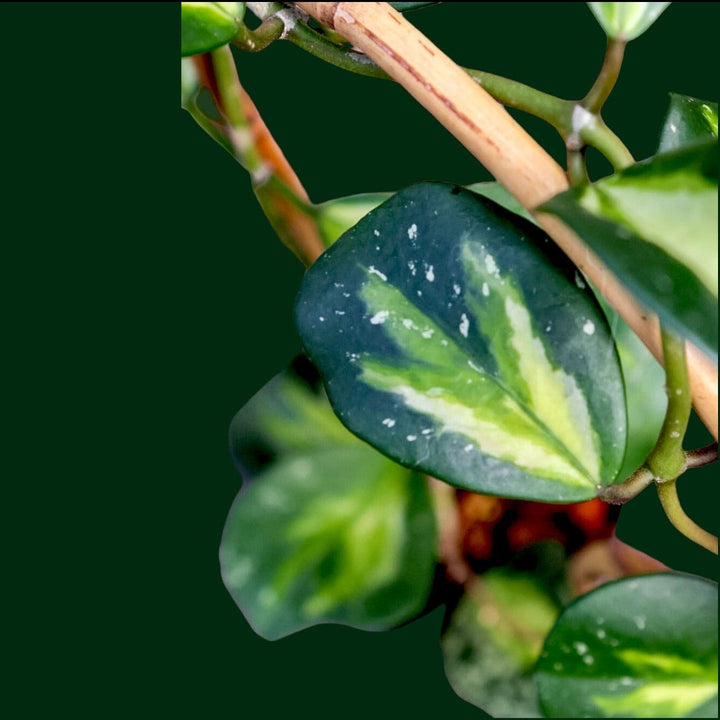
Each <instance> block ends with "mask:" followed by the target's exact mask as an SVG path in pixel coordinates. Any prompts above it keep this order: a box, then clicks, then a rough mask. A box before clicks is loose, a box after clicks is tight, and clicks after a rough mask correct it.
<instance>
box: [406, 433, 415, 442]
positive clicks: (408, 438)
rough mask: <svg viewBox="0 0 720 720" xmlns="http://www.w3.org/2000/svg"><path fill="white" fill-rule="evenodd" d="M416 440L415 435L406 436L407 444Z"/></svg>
mask: <svg viewBox="0 0 720 720" xmlns="http://www.w3.org/2000/svg"><path fill="white" fill-rule="evenodd" d="M416 440H417V435H408V436H407V441H408V442H415V441H416Z"/></svg>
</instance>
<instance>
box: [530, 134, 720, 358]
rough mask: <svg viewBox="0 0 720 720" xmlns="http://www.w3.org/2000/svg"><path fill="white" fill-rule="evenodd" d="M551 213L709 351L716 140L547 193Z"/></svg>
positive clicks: (669, 323)
mask: <svg viewBox="0 0 720 720" xmlns="http://www.w3.org/2000/svg"><path fill="white" fill-rule="evenodd" d="M543 210H547V211H548V212H551V213H554V214H556V215H558V216H559V217H560V218H562V220H563V221H564V222H566V223H567V224H568V225H569V226H570V227H571V228H572V229H573V230H575V232H576V233H577V234H578V235H579V236H580V237H581V238H582V239H583V241H584V242H585V243H587V244H588V245H589V246H590V247H591V248H592V250H593V251H594V252H595V253H597V255H598V256H599V257H600V259H601V260H603V262H605V264H606V265H607V266H608V267H609V268H610V270H611V271H612V272H613V273H614V274H615V275H616V276H617V277H618V278H619V279H620V280H621V281H622V282H623V283H624V284H625V285H626V286H627V287H628V288H629V289H630V291H631V292H632V293H633V294H634V295H635V296H636V297H637V299H638V300H639V301H640V302H641V303H642V304H643V305H644V306H645V307H647V308H648V309H649V310H651V311H653V312H655V313H657V314H658V316H659V317H660V322H661V323H662V324H663V325H665V326H666V327H667V328H668V329H669V330H671V331H672V332H675V333H677V334H678V335H680V336H682V337H687V338H689V339H690V340H692V341H693V342H695V343H696V344H698V345H699V346H700V347H701V348H702V349H703V350H704V351H705V352H706V353H707V354H708V355H710V356H711V357H713V358H716V357H717V342H718V315H717V310H718V304H717V293H718V236H717V222H718V201H717V141H714V142H710V143H703V144H701V145H693V146H689V147H685V148H683V149H680V150H677V151H675V152H670V153H666V154H662V155H657V156H655V157H654V158H652V159H651V160H649V161H646V162H642V163H638V164H637V165H633V166H632V167H630V168H628V169H627V170H625V171H623V172H620V173H617V174H615V175H611V176H610V177H608V178H605V179H603V180H600V181H598V182H596V183H594V184H592V185H588V186H585V187H582V188H572V189H570V190H568V191H567V192H564V193H561V194H560V195H557V196H556V197H554V198H552V199H551V200H550V201H549V202H548V203H546V204H545V205H544V206H543Z"/></svg>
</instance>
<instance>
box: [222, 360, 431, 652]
mask: <svg viewBox="0 0 720 720" xmlns="http://www.w3.org/2000/svg"><path fill="white" fill-rule="evenodd" d="M314 375H315V377H316V375H317V373H316V371H315V373H314ZM315 377H313V368H312V367H311V366H310V364H309V363H308V362H307V360H305V359H302V358H298V359H297V360H296V361H295V362H294V363H293V368H292V370H289V371H286V372H284V373H282V374H280V375H278V376H277V377H275V378H274V379H273V380H272V381H271V382H270V383H268V385H266V386H265V387H264V388H263V389H262V390H261V391H260V392H259V393H257V394H256V395H255V397H253V398H252V400H251V401H250V402H249V403H248V404H247V405H246V406H245V407H244V408H243V409H242V410H241V411H240V412H239V413H238V414H237V415H236V416H235V419H234V420H233V423H232V426H231V432H230V439H231V446H232V452H233V456H234V459H235V461H236V462H237V464H238V466H239V467H241V468H242V471H243V473H244V474H245V475H246V484H245V485H244V486H243V489H242V491H241V492H240V494H239V495H238V497H237V498H236V500H235V503H234V505H233V507H232V509H231V511H230V514H229V516H228V520H227V523H226V526H225V532H224V533H223V539H222V544H221V548H220V561H221V566H222V572H223V579H224V581H225V585H226V586H227V588H228V590H229V591H230V594H231V595H232V597H233V598H234V599H235V601H236V603H237V604H238V606H239V607H240V609H241V610H242V611H243V613H244V614H245V616H246V617H247V619H248V621H249V622H250V624H251V625H252V627H253V628H254V629H255V631H256V632H257V633H258V634H260V635H262V636H263V637H266V638H268V639H275V638H279V637H282V636H284V635H288V634H290V633H293V632H296V631H298V630H301V629H303V628H304V627H307V626H309V625H315V624H318V623H323V622H336V623H344V624H348V625H352V626H354V627H361V628H366V629H387V628H389V627H392V626H393V625H396V624H398V623H400V622H404V621H406V620H409V619H411V618H412V617H414V616H415V615H417V614H418V613H419V612H420V611H422V609H423V608H424V605H425V602H426V599H427V597H428V594H429V592H430V588H431V585H432V581H433V577H434V568H435V527H434V516H433V511H432V507H431V504H430V498H429V494H428V490H427V486H426V485H425V482H424V480H423V478H421V477H420V476H418V475H416V474H415V473H413V472H412V471H409V470H406V469H405V468H402V467H400V466H399V465H396V464H395V463H393V462H391V461H390V460H388V459H387V458H385V457H383V456H382V455H380V454H379V453H378V452H376V451H375V450H373V449H372V448H370V447H368V446H367V445H365V444H364V443H362V442H361V441H360V440H358V439H357V438H356V437H355V436H354V435H352V434H350V433H349V432H348V431H347V430H346V429H345V428H344V427H343V426H342V425H341V423H340V422H339V421H338V420H337V418H336V417H335V415H334V414H333V412H332V409H331V408H330V405H329V403H328V402H327V399H326V398H325V396H324V393H323V392H322V391H321V390H320V388H315V387H314V380H315Z"/></svg>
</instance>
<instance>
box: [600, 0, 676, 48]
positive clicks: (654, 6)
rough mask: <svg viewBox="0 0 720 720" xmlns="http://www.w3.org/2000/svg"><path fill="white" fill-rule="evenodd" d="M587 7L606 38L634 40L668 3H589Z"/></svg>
mask: <svg viewBox="0 0 720 720" xmlns="http://www.w3.org/2000/svg"><path fill="white" fill-rule="evenodd" d="M588 5H589V6H590V10H592V13H593V15H594V16H595V17H596V18H597V21H598V22H599V23H600V25H601V26H602V29H603V30H604V31H605V33H606V35H607V36H608V37H610V38H614V39H618V40H634V39H635V38H636V37H638V36H639V35H642V34H643V33H644V32H645V31H646V30H647V29H648V28H649V27H650V26H651V25H652V24H653V23H654V22H655V20H657V18H658V17H659V16H660V13H662V12H663V10H665V9H666V8H667V6H668V5H670V3H669V2H589V3H588Z"/></svg>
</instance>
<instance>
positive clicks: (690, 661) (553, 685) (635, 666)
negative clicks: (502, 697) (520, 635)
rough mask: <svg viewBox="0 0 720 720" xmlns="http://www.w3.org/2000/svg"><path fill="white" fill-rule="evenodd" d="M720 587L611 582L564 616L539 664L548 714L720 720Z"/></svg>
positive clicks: (684, 581)
mask: <svg viewBox="0 0 720 720" xmlns="http://www.w3.org/2000/svg"><path fill="white" fill-rule="evenodd" d="M717 602H718V594H717V585H716V584H715V583H713V582H710V581H708V580H706V579H704V578H700V577H694V576H691V575H685V576H684V575H679V574H670V573H662V574H657V575H644V576H640V577H637V578H632V579H624V580H619V581H616V582H612V583H607V584H605V585H602V586H600V587H599V588H598V589H596V590H593V591H592V592H590V593H588V594H587V595H584V596H582V597H581V598H579V599H578V600H577V601H576V602H574V603H573V604H572V605H570V606H569V607H568V608H567V609H566V610H565V611H564V612H563V613H562V615H561V616H560V617H559V619H558V621H557V623H556V624H555V626H554V627H553V629H552V631H551V632H550V634H549V635H548V637H547V640H546V641H545V648H544V650H543V653H542V655H541V658H540V661H539V663H538V675H537V679H538V690H539V695H540V705H541V707H542V709H543V711H544V714H545V717H558V718H569V717H573V718H575V717H577V718H581V717H595V718H603V717H619V718H630V717H643V718H679V717H696V718H715V717H717V711H718V707H717V672H718V657H717V652H718V642H717Z"/></svg>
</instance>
